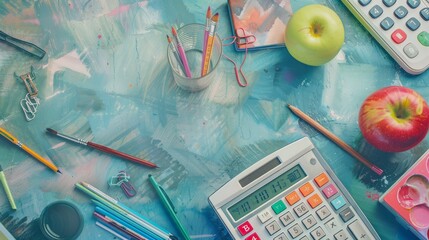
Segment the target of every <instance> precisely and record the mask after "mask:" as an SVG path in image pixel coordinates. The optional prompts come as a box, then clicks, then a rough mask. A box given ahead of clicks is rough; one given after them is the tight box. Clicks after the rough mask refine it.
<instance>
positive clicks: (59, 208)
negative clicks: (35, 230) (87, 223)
mask: <svg viewBox="0 0 429 240" xmlns="http://www.w3.org/2000/svg"><path fill="white" fill-rule="evenodd" d="M39 224H40V225H39V226H40V230H41V231H42V233H43V235H44V236H45V237H46V238H47V239H49V240H73V239H76V238H77V237H78V236H79V235H80V233H81V232H82V229H83V217H82V213H81V212H80V211H79V209H78V208H77V207H76V206H75V205H73V204H72V203H70V202H67V201H56V202H53V203H51V204H49V205H48V206H46V207H45V208H44V209H43V211H42V214H41V215H40V218H39Z"/></svg>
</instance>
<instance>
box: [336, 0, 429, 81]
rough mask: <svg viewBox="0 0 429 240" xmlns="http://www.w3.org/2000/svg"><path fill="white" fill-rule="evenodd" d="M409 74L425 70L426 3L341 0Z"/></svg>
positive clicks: (428, 55)
mask: <svg viewBox="0 0 429 240" xmlns="http://www.w3.org/2000/svg"><path fill="white" fill-rule="evenodd" d="M342 2H343V3H344V4H345V5H346V6H347V8H348V9H349V10H350V11H351V12H352V13H353V15H354V16H355V17H356V18H357V19H358V20H359V22H360V23H361V24H362V25H363V26H364V27H365V28H366V29H367V30H368V31H369V32H370V33H371V35H372V36H373V37H374V38H375V39H376V40H377V41H378V42H379V43H380V44H381V46H383V48H384V49H385V50H386V51H387V52H388V53H389V54H390V55H391V56H392V57H393V58H394V59H395V61H396V62H398V63H399V65H400V66H401V67H402V68H403V69H404V70H405V71H407V72H408V73H410V74H415V75H416V74H420V73H422V72H424V71H425V70H427V69H428V68H429V0H342Z"/></svg>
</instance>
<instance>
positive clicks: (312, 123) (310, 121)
mask: <svg viewBox="0 0 429 240" xmlns="http://www.w3.org/2000/svg"><path fill="white" fill-rule="evenodd" d="M287 106H288V108H289V109H290V110H291V111H292V112H293V113H294V114H295V115H296V116H298V117H299V118H301V119H302V120H304V121H305V122H306V123H308V124H309V125H310V126H312V127H314V128H315V129H316V130H318V131H319V132H320V133H322V134H323V135H325V136H326V137H327V138H328V139H329V140H331V141H332V142H334V143H335V144H337V145H338V146H339V147H341V148H342V149H343V150H344V151H346V152H348V153H349V154H350V155H352V156H353V157H355V158H356V159H357V160H359V161H360V162H361V163H363V164H364V165H365V166H367V167H368V168H370V169H371V170H372V171H374V172H375V173H377V174H378V175H381V174H382V173H383V170H382V169H381V168H379V167H377V166H376V165H374V164H373V163H371V162H369V161H368V160H366V159H365V158H364V157H363V156H362V155H361V154H360V153H358V152H357V151H356V150H354V149H353V148H352V147H350V146H349V145H348V144H347V143H345V142H344V141H343V140H341V139H340V138H339V137H337V136H336V135H335V134H333V133H332V132H330V131H329V130H328V129H326V128H325V127H323V126H322V125H321V124H320V123H318V122H317V121H316V120H314V119H312V118H311V117H310V116H308V115H307V114H305V113H304V112H303V111H301V110H300V109H299V108H297V107H295V106H292V105H290V104H288V105H287Z"/></svg>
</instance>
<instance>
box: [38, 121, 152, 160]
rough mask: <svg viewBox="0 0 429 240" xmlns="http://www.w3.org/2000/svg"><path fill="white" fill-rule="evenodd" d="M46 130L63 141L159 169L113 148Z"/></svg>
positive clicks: (49, 129)
mask: <svg viewBox="0 0 429 240" xmlns="http://www.w3.org/2000/svg"><path fill="white" fill-rule="evenodd" d="M46 130H47V132H48V133H51V134H53V135H55V136H58V137H61V138H63V139H67V140H70V141H72V142H75V143H79V144H81V145H84V146H88V147H92V148H94V149H97V150H99V151H102V152H105V153H109V154H112V155H115V156H118V157H121V158H124V159H127V160H130V161H133V162H136V163H139V164H142V165H145V166H148V167H151V168H156V167H158V166H157V165H156V164H155V163H152V162H149V161H147V160H144V159H141V158H138V157H134V156H131V155H129V154H126V153H123V152H120V151H118V150H115V149H112V148H109V147H106V146H103V145H100V144H97V143H93V142H90V141H84V140H82V139H78V138H74V137H71V136H67V135H65V134H62V133H59V132H57V131H55V130H53V129H52V128H47V129H46Z"/></svg>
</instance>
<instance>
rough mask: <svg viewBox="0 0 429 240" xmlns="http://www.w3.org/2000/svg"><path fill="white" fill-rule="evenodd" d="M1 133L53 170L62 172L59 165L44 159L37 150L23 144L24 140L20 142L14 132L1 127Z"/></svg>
mask: <svg viewBox="0 0 429 240" xmlns="http://www.w3.org/2000/svg"><path fill="white" fill-rule="evenodd" d="M0 135H2V136H3V137H5V138H6V139H7V140H9V141H10V142H12V143H13V144H15V145H16V146H18V147H20V148H21V149H22V150H24V151H25V152H27V153H28V154H30V155H31V156H32V157H34V158H35V159H37V160H39V162H41V163H43V164H44V165H45V166H47V167H48V168H50V169H51V170H52V171H54V172H57V173H61V171H60V170H59V169H58V168H57V166H55V165H54V164H53V163H51V162H50V161H48V160H46V159H44V158H43V157H42V156H40V155H39V154H38V153H36V152H35V151H33V150H32V149H31V148H29V147H27V146H26V145H25V144H23V143H22V142H20V141H19V140H18V139H17V138H15V137H14V136H13V135H12V134H10V133H9V132H8V131H6V130H5V129H3V128H0Z"/></svg>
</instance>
